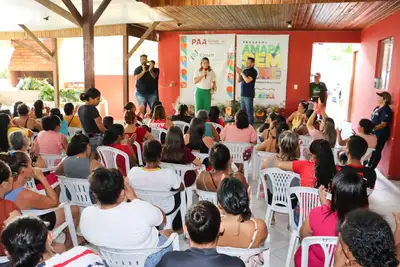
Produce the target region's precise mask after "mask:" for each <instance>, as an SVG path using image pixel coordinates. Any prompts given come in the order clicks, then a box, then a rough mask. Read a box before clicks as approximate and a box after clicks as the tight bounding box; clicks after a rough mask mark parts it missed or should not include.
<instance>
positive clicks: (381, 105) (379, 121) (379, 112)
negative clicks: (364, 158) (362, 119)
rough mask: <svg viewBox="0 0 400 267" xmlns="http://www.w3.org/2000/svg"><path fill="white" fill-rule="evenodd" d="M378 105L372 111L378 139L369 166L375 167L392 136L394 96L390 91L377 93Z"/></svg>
mask: <svg viewBox="0 0 400 267" xmlns="http://www.w3.org/2000/svg"><path fill="white" fill-rule="evenodd" d="M376 94H377V95H378V106H377V107H376V108H375V109H374V111H373V112H372V119H371V121H372V123H373V124H374V125H375V127H374V133H375V135H376V137H377V139H378V142H377V144H376V148H375V151H374V152H373V153H372V156H371V159H370V161H369V167H371V168H373V169H375V168H376V166H378V163H379V161H380V160H381V158H382V150H383V148H384V147H385V143H386V141H387V140H389V136H390V122H391V120H392V109H391V108H390V106H389V105H390V104H392V96H391V95H390V94H389V93H388V92H382V93H376Z"/></svg>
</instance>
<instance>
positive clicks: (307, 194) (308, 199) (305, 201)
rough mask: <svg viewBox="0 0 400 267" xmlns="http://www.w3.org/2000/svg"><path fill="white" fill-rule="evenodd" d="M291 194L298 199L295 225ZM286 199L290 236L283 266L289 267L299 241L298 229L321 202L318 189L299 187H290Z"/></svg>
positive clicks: (328, 196)
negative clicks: (297, 220)
mask: <svg viewBox="0 0 400 267" xmlns="http://www.w3.org/2000/svg"><path fill="white" fill-rule="evenodd" d="M293 194H294V195H295V196H296V198H297V199H298V206H299V210H300V215H299V223H298V224H297V225H296V223H295V221H294V216H293V212H292V210H293V208H294V207H292V201H291V200H290V196H291V195H293ZM327 198H331V196H330V194H329V193H328V195H327ZM287 199H288V206H289V224H290V229H291V236H290V243H289V250H288V253H287V258H286V264H285V266H286V267H289V266H290V263H291V261H292V259H293V256H294V252H295V249H296V247H297V245H298V242H299V240H300V228H301V226H302V225H303V222H304V221H305V219H306V218H307V217H308V215H310V212H311V210H312V209H314V208H315V207H318V206H321V201H320V197H319V193H318V189H315V188H311V187H301V186H296V187H290V188H289V189H288V195H287Z"/></svg>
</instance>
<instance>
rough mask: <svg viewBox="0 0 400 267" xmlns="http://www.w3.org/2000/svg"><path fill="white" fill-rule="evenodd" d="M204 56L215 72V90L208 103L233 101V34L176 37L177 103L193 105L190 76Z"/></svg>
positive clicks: (192, 86) (194, 87) (193, 91)
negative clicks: (177, 44)
mask: <svg viewBox="0 0 400 267" xmlns="http://www.w3.org/2000/svg"><path fill="white" fill-rule="evenodd" d="M203 57H207V58H208V59H209V60H210V66H211V68H212V69H213V70H214V72H215V76H216V83H217V91H216V92H215V94H213V95H212V99H211V104H212V105H215V104H219V103H226V101H227V100H232V99H233V85H234V84H233V83H234V78H233V77H234V60H235V58H234V57H235V35H234V34H210V35H180V102H182V103H185V104H194V97H195V90H196V86H195V83H194V81H193V76H194V73H195V71H196V70H198V69H200V63H201V59H202V58H203Z"/></svg>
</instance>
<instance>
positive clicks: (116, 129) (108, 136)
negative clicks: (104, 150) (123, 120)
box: [103, 124, 124, 146]
mask: <svg viewBox="0 0 400 267" xmlns="http://www.w3.org/2000/svg"><path fill="white" fill-rule="evenodd" d="M123 134H124V126H122V125H121V124H113V125H111V127H110V128H109V129H108V130H107V131H106V132H105V133H104V138H103V145H104V146H109V145H112V144H114V143H115V141H117V140H118V137H120V136H122V135H123Z"/></svg>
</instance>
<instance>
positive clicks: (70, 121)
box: [64, 103, 82, 128]
mask: <svg viewBox="0 0 400 267" xmlns="http://www.w3.org/2000/svg"><path fill="white" fill-rule="evenodd" d="M64 113H65V115H64V120H65V121H66V122H67V125H68V127H74V128H82V124H81V121H80V120H79V117H78V116H77V115H76V114H75V113H76V110H75V107H74V105H73V104H72V103H66V104H65V105H64Z"/></svg>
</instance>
